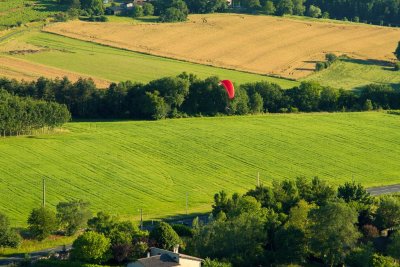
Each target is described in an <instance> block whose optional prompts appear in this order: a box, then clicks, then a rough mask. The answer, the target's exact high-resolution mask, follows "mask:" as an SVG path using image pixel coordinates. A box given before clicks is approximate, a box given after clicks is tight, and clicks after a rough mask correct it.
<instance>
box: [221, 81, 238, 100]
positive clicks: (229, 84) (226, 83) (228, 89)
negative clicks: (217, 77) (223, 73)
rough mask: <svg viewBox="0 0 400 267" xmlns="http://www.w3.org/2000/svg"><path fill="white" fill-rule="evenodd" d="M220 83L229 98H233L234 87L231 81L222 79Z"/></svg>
mask: <svg viewBox="0 0 400 267" xmlns="http://www.w3.org/2000/svg"><path fill="white" fill-rule="evenodd" d="M221 85H222V86H223V87H224V88H225V90H226V92H227V93H228V97H229V99H233V98H234V97H235V87H234V86H233V83H232V82H231V81H230V80H223V81H221Z"/></svg>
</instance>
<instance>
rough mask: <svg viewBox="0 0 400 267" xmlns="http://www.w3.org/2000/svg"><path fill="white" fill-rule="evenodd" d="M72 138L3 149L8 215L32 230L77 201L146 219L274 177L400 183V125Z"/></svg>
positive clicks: (156, 129)
mask: <svg viewBox="0 0 400 267" xmlns="http://www.w3.org/2000/svg"><path fill="white" fill-rule="evenodd" d="M66 128H67V129H68V130H69V132H68V133H63V134H55V135H52V136H50V135H49V136H39V137H34V138H28V137H16V138H7V139H1V140H0V212H5V213H7V214H8V215H9V216H11V217H12V218H13V220H14V221H15V223H16V224H17V225H23V224H24V223H25V219H26V217H27V214H28V212H29V210H30V209H31V208H32V207H34V206H35V205H36V206H37V205H39V203H40V197H41V192H40V188H41V178H42V177H44V176H46V177H48V178H47V193H48V197H47V200H48V204H49V205H55V204H57V203H58V202H59V201H61V200H64V199H71V198H82V199H86V200H89V201H91V203H92V204H93V207H94V209H95V210H108V211H111V212H113V213H117V214H120V215H123V216H128V217H132V218H136V219H137V217H134V216H137V215H138V212H137V209H138V208H140V207H142V208H143V209H144V213H145V219H150V218H155V217H156V216H166V215H171V214H179V213H184V210H185V194H186V192H188V193H189V208H190V210H189V212H196V211H206V210H209V209H210V202H211V201H212V196H213V194H214V193H215V192H217V191H219V190H222V189H224V190H227V191H229V192H234V191H239V192H243V191H245V190H247V189H249V188H250V187H252V186H253V184H255V181H256V178H255V177H256V173H257V172H260V174H261V179H262V181H263V182H264V183H270V182H271V181H272V179H273V178H276V179H282V178H284V177H295V176H298V175H306V176H308V177H311V176H314V175H318V176H319V177H321V178H324V179H328V180H329V181H330V182H332V183H334V184H338V183H341V182H343V181H346V180H349V179H351V176H352V175H354V177H355V179H356V181H357V182H362V183H363V184H364V185H366V186H374V185H382V184H393V183H399V182H400V170H399V168H398V162H399V161H400V154H399V153H398V151H399V149H400V139H399V138H398V133H399V131H400V121H399V117H398V116H395V115H386V114H383V113H337V114H297V115H296V114H292V115H265V116H247V117H224V118H193V119H177V120H165V121H157V122H145V121H142V122H102V123H70V124H68V125H67V127H66Z"/></svg>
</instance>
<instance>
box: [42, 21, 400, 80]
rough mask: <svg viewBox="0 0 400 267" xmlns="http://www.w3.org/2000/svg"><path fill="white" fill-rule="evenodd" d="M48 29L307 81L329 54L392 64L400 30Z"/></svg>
mask: <svg viewBox="0 0 400 267" xmlns="http://www.w3.org/2000/svg"><path fill="white" fill-rule="evenodd" d="M45 30H46V31H49V32H54V33H58V34H62V35H65V36H70V37H73V38H77V39H82V40H88V41H93V42H98V43H102V44H106V45H110V46H115V47H120V48H125V49H129V50H133V51H140V52H144V53H149V54H154V55H159V56H165V57H168V58H176V59H182V60H187V61H191V62H196V63H201V64H208V65H213V66H220V67H225V68H230V69H237V70H244V71H249V72H253V73H261V74H269V75H279V76H284V77H289V78H303V77H305V76H307V75H309V74H311V73H313V71H314V69H315V62H316V61H320V60H322V59H323V58H324V55H325V54H326V53H330V52H333V53H337V54H347V55H349V56H351V57H354V58H359V59H373V60H385V61H388V60H392V59H393V58H394V56H393V51H394V50H395V48H396V45H397V43H398V41H399V35H400V29H397V28H388V27H378V26H371V25H364V24H343V23H342V24H341V23H329V22H315V21H310V20H298V19H288V18H281V17H271V16H254V15H238V14H207V15H191V16H189V21H188V22H186V23H172V24H169V23H163V24H160V23H153V24H151V23H146V24H132V23H130V24H126V25H122V23H90V22H82V21H71V22H68V23H58V24H53V25H50V26H48V27H46V28H45Z"/></svg>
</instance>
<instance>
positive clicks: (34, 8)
mask: <svg viewBox="0 0 400 267" xmlns="http://www.w3.org/2000/svg"><path fill="white" fill-rule="evenodd" d="M60 10H61V9H60V6H59V4H58V3H57V2H56V1H55V0H5V1H0V30H3V29H5V28H7V27H10V26H15V25H16V24H17V22H21V23H22V24H25V23H28V22H32V21H39V20H42V19H45V18H47V17H48V16H50V15H52V14H54V13H55V12H57V11H60Z"/></svg>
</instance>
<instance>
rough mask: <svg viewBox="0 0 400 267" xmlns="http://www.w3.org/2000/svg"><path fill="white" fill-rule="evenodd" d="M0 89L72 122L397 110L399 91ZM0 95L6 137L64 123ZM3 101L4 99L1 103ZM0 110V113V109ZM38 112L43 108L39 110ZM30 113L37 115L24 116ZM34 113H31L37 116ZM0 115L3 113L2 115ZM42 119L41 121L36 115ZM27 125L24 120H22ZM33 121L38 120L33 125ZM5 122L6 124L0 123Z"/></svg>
mask: <svg viewBox="0 0 400 267" xmlns="http://www.w3.org/2000/svg"><path fill="white" fill-rule="evenodd" d="M0 88H3V89H4V90H6V91H7V92H9V93H11V94H14V95H17V96H20V97H32V98H35V99H38V100H44V101H56V102H58V103H60V104H64V105H65V106H66V107H68V109H69V110H70V112H71V113H72V116H73V117H75V118H131V119H155V120H157V119H163V118H168V117H169V118H175V117H185V116H198V115H206V116H216V115H218V114H227V115H235V114H237V115H243V114H249V113H258V112H273V113H276V112H281V113H285V112H298V111H301V112H318V111H328V112H334V111H361V110H371V109H399V108H400V91H399V90H394V89H393V88H392V87H390V86H387V85H381V84H371V85H367V86H365V87H363V88H360V89H359V90H357V91H346V90H337V89H334V88H331V87H324V86H321V85H319V84H317V83H315V82H302V83H301V85H300V86H297V87H294V88H292V89H287V90H284V89H282V88H281V87H280V86H279V85H277V84H273V83H268V82H255V83H248V84H243V85H241V86H240V87H236V88H235V89H236V92H235V99H233V100H229V97H228V94H227V93H226V91H225V89H224V88H223V87H222V86H221V85H220V79H219V78H218V77H210V78H206V79H204V80H202V79H199V78H197V77H196V76H194V75H191V74H190V75H189V74H186V73H182V74H180V75H178V76H176V77H165V78H161V79H158V80H154V81H151V82H149V83H148V84H140V83H132V82H129V81H127V82H121V83H119V84H111V85H110V87H109V88H108V89H107V90H101V89H97V88H96V87H95V85H94V83H93V81H92V80H90V79H89V80H86V79H79V80H78V81H77V82H75V83H72V82H70V81H69V80H68V79H67V78H64V79H62V80H59V79H56V80H49V79H46V78H39V79H38V80H37V81H36V82H17V81H16V80H8V79H5V78H3V79H0ZM2 95H3V96H0V116H6V119H4V120H0V129H2V130H6V131H11V133H16V132H21V131H22V130H29V129H37V128H41V127H56V126H59V125H62V124H63V123H65V122H66V121H68V119H69V114H68V112H67V110H66V108H65V106H64V105H57V104H54V103H52V102H50V103H47V102H43V101H32V100H28V99H24V101H22V99H21V98H18V97H14V96H10V95H9V94H6V93H4V92H3V93H2ZM2 99H7V100H2ZM21 101H22V102H24V103H29V105H26V104H21V105H22V106H30V105H33V106H36V109H37V110H38V111H35V110H36V109H30V108H29V109H28V111H24V112H22V114H19V112H21V110H23V108H20V107H19V108H18V109H15V108H14V106H15V105H16V104H13V103H14V102H17V103H18V102H21ZM2 108H3V109H2ZM42 109H46V112H43V111H42ZM2 110H6V111H7V110H8V111H10V110H14V111H12V112H15V113H17V114H19V115H16V116H21V117H22V119H18V120H16V121H14V118H16V116H12V117H8V115H6V114H7V113H6V112H5V111H2ZM33 112H36V113H39V114H42V115H40V116H36V115H35V116H34V117H35V118H36V119H35V120H34V121H33V122H32V118H30V117H29V116H26V115H27V114H33ZM36 113H35V114H36ZM2 114H4V115H2ZM41 116H43V117H41ZM24 120H25V121H26V122H25V121H24ZM36 120H38V121H36ZM6 121H10V123H11V125H8V124H7V125H1V123H2V122H6Z"/></svg>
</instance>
